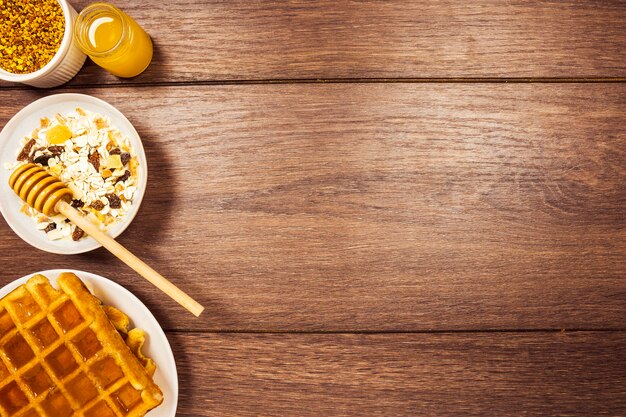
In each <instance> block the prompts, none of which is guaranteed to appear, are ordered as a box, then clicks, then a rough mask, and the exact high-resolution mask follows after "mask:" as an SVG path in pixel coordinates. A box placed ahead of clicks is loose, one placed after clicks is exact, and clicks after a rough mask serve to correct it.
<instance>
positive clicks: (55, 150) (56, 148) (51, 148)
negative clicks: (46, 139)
mask: <svg viewBox="0 0 626 417" xmlns="http://www.w3.org/2000/svg"><path fill="white" fill-rule="evenodd" d="M48 151H50V152H51V153H52V156H59V155H61V154H62V153H63V152H65V148H64V147H63V146H48Z"/></svg>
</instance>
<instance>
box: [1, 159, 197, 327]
mask: <svg viewBox="0 0 626 417" xmlns="http://www.w3.org/2000/svg"><path fill="white" fill-rule="evenodd" d="M9 186H10V187H11V188H12V189H13V191H15V193H16V194H17V195H18V196H20V198H21V199H22V200H24V201H25V202H26V204H28V205H29V206H31V207H33V208H35V209H36V210H38V211H40V212H42V213H43V214H45V215H46V216H54V215H55V214H57V213H61V214H62V215H64V216H65V217H67V218H68V219H70V220H71V221H72V222H74V224H75V225H76V226H78V227H80V228H81V229H82V230H83V231H84V232H85V233H87V234H88V235H89V236H91V237H93V238H94V239H96V240H97V241H98V242H100V244H102V246H104V247H105V248H106V249H107V250H109V252H111V253H112V254H113V255H115V256H116V257H117V258H118V259H120V260H121V261H122V262H124V263H125V264H126V265H128V266H130V267H131V268H132V269H134V270H135V271H136V272H137V273H138V274H139V275H141V276H142V277H144V278H145V279H147V280H148V281H150V282H151V283H152V284H154V285H155V286H156V287H157V288H159V289H160V290H161V291H163V292H164V293H166V294H167V295H169V296H170V297H172V299H174V300H175V301H176V302H178V303H179V304H180V305H182V306H183V307H185V308H186V309H187V310H189V311H190V312H191V313H192V314H194V315H195V316H196V317H198V316H199V315H200V313H202V311H203V310H204V307H202V305H200V304H199V303H198V302H197V301H195V300H194V299H193V298H191V297H190V296H189V295H187V294H186V293H184V292H183V291H182V290H181V289H180V288H178V287H177V286H175V285H174V284H172V283H171V282H170V281H168V280H167V279H166V278H164V277H163V276H162V275H161V274H159V273H158V272H156V271H155V270H154V269H152V268H150V267H149V266H148V265H146V263H144V262H143V261H142V260H141V259H139V258H137V257H136V256H135V255H133V254H132V253H131V252H130V251H129V250H128V249H126V248H124V247H123V246H122V245H120V244H119V243H117V242H116V241H115V240H114V239H113V238H112V237H110V236H108V235H107V234H105V233H104V232H103V231H102V230H100V228H99V227H98V226H97V225H95V224H93V223H92V222H91V221H89V220H87V219H86V218H85V217H84V216H83V215H82V214H80V213H79V212H78V210H76V209H75V208H74V207H72V206H71V205H70V204H69V202H70V201H71V199H72V197H73V193H72V190H70V189H69V188H68V187H67V186H66V185H65V184H63V183H62V182H61V181H60V180H58V179H57V178H55V177H53V176H52V175H51V174H50V173H48V171H46V170H45V169H44V168H43V167H41V166H39V165H36V164H25V165H20V166H19V167H17V168H16V169H15V171H13V174H11V177H10V178H9Z"/></svg>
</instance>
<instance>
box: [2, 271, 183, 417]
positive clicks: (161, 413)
mask: <svg viewBox="0 0 626 417" xmlns="http://www.w3.org/2000/svg"><path fill="white" fill-rule="evenodd" d="M61 272H73V273H74V274H76V275H77V276H78V277H79V278H80V279H81V280H82V281H83V282H84V283H85V285H86V286H87V288H89V290H90V291H91V292H92V293H93V294H94V295H95V296H96V297H98V298H99V299H100V300H102V302H103V303H104V304H106V305H111V306H113V307H115V308H117V309H118V310H121V311H123V312H124V313H125V314H126V315H127V316H128V317H129V318H130V323H131V328H134V327H139V328H140V329H142V330H144V331H145V332H146V344H145V345H144V347H143V352H144V354H145V355H146V356H147V357H149V358H152V360H154V362H155V363H156V365H157V369H156V372H155V374H154V382H155V383H156V384H157V385H158V386H159V387H160V388H161V391H163V403H162V404H161V405H160V406H158V407H157V408H155V409H154V410H152V411H150V412H149V413H148V414H146V416H148V417H174V416H175V415H176V408H177V406H178V373H177V372H176V362H175V361H174V355H173V354H172V348H171V347H170V344H169V342H168V340H167V337H166V336H165V333H164V332H163V329H162V328H161V326H160V325H159V322H158V321H157V320H156V319H155V318H154V316H153V315H152V313H150V310H148V308H147V307H146V306H145V305H144V304H143V303H142V302H141V301H140V300H139V299H138V298H137V297H135V295H133V293H131V292H130V291H128V290H127V289H126V288H124V287H122V286H121V285H119V284H116V283H115V282H113V281H111V280H108V279H106V278H104V277H101V276H99V275H95V274H91V273H89V272H83V271H74V270H71V269H53V270H49V271H42V272H35V273H33V274H30V275H27V276H25V277H22V278H19V279H17V280H15V281H13V282H11V283H9V284H7V285H5V286H4V287H3V288H1V289H0V298H2V297H4V296H5V295H7V294H8V293H10V292H11V291H13V290H14V289H15V288H17V287H18V286H20V285H22V284H23V283H25V282H26V281H27V280H28V279H29V278H30V277H32V276H33V275H36V274H42V275H44V276H46V277H47V278H48V279H49V280H50V283H52V285H53V286H55V287H56V280H57V277H58V276H59V274H60V273H61Z"/></svg>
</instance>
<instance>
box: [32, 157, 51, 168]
mask: <svg viewBox="0 0 626 417" xmlns="http://www.w3.org/2000/svg"><path fill="white" fill-rule="evenodd" d="M48 159H50V155H40V156H38V157H37V158H35V159H33V162H34V163H36V164H41V165H43V166H45V167H47V166H48Z"/></svg>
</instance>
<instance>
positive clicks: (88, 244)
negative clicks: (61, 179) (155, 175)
mask: <svg viewBox="0 0 626 417" xmlns="http://www.w3.org/2000/svg"><path fill="white" fill-rule="evenodd" d="M76 107H82V108H84V109H85V110H90V111H92V112H96V113H100V114H102V115H104V116H109V117H110V118H111V125H112V126H114V127H115V128H117V129H118V130H119V131H120V132H122V134H123V135H124V136H126V137H127V138H128V140H129V142H130V145H131V146H132V148H133V151H134V152H135V155H136V156H137V160H138V162H139V178H138V180H139V181H138V184H137V191H136V192H135V196H134V198H133V204H132V206H131V209H130V210H129V211H128V213H126V216H125V217H124V218H123V219H122V220H121V221H120V222H118V223H117V224H115V225H114V226H113V227H111V228H110V229H109V232H108V234H109V235H110V236H112V237H114V238H115V237H117V236H119V234H120V233H122V232H123V231H124V230H125V229H126V228H127V227H128V225H130V223H131V222H132V221H133V218H134V217H135V215H136V214H137V211H139V206H140V205H141V200H142V199H143V195H144V193H145V191H146V183H147V181H148V164H147V162H146V154H145V152H144V150H143V145H142V144H141V139H140V138H139V135H138V134H137V131H136V130H135V128H134V127H133V125H132V124H131V123H130V122H129V121H128V119H127V118H126V117H124V115H123V114H122V113H121V112H120V111H119V110H117V109H116V108H115V107H113V106H111V105H110V104H109V103H107V102H105V101H102V100H100V99H98V98H95V97H92V96H88V95H85V94H55V95H52V96H48V97H44V98H41V99H39V100H37V101H34V102H32V103H31V104H29V105H28V106H26V107H24V108H23V109H22V110H20V111H19V112H18V113H17V114H16V115H15V116H13V118H12V119H11V120H9V122H8V123H7V124H6V126H4V128H3V129H2V132H0V212H2V215H3V216H4V218H5V220H6V221H7V223H8V224H9V226H11V229H13V231H14V232H15V233H16V234H17V235H18V236H19V237H21V238H22V239H24V241H26V242H27V243H29V244H31V245H32V246H34V247H36V248H38V249H41V250H44V251H46V252H52V253H59V254H64V255H70V254H75V253H83V252H89V251H91V250H94V249H97V248H99V247H100V246H101V245H100V244H99V243H98V242H96V241H95V240H94V239H92V238H91V237H86V238H85V239H82V240H80V241H78V242H74V241H72V240H49V239H48V237H47V236H46V234H45V233H44V232H43V231H41V230H37V229H36V228H35V222H34V221H33V220H32V219H31V218H30V217H28V216H26V215H25V214H24V213H20V209H21V207H22V204H23V202H22V200H20V198H19V197H18V196H17V194H15V192H13V190H12V189H11V188H10V187H9V177H10V176H11V171H9V170H8V169H5V168H4V163H5V162H15V156H16V153H17V151H18V149H20V141H21V139H22V138H23V137H24V136H30V134H31V133H32V131H33V130H34V129H35V128H36V127H38V126H39V119H40V118H42V117H48V118H52V117H54V115H55V114H57V113H61V114H67V113H70V112H73V111H75V110H76Z"/></svg>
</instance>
